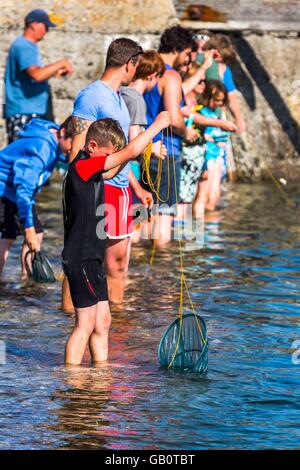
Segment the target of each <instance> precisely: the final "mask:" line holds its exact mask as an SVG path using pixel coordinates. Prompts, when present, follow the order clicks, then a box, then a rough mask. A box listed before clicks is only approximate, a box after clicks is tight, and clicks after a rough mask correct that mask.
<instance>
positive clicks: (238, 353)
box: [0, 181, 300, 450]
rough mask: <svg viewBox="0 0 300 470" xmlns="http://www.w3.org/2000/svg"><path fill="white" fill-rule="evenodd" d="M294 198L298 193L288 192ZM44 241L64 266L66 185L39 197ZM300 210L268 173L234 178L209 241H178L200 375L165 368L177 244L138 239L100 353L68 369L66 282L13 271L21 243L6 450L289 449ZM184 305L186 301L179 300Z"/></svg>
mask: <svg viewBox="0 0 300 470" xmlns="http://www.w3.org/2000/svg"><path fill="white" fill-rule="evenodd" d="M291 196H292V197H293V198H294V199H295V200H298V199H299V198H300V194H299V193H297V191H291ZM40 207H41V211H40V213H41V216H42V219H43V221H44V223H45V226H46V227H47V232H46V236H45V244H44V247H45V250H46V252H47V254H48V255H49V258H50V259H51V261H52V262H53V264H54V267H55V271H56V274H57V275H59V273H60V260H59V255H60V251H61V247H62V227H61V212H60V184H59V182H58V181H54V182H53V183H52V185H51V186H50V187H48V188H46V189H45V190H44V191H43V193H42V195H41V197H40ZM299 222H300V220H299V209H296V210H294V209H292V208H289V207H288V206H287V204H286V203H285V202H284V200H283V199H282V198H281V195H280V193H279V192H277V190H276V188H274V187H273V186H270V185H261V186H260V185H253V186H252V185H234V186H231V187H229V188H228V189H227V192H226V194H225V195H224V200H223V204H222V209H221V211H220V213H219V215H217V216H213V217H211V218H210V220H206V227H205V244H204V247H201V243H200V242H197V241H190V242H188V243H186V245H185V247H184V264H185V272H186V276H187V279H188V282H189V286H190V291H191V295H192V298H193V302H194V303H195V305H196V306H197V311H199V312H200V313H201V314H202V316H203V318H204V319H205V321H206V324H207V327H208V334H209V340H210V347H209V369H208V373H207V375H206V376H205V377H199V376H196V375H188V374H179V373H172V372H166V371H162V370H160V369H159V366H158V362H157V347H158V344H159V341H160V338H161V336H162V333H163V331H164V330H165V328H166V327H167V326H168V324H169V323H170V322H171V321H172V320H174V319H175V317H176V315H177V310H178V278H179V274H178V267H179V256H178V255H179V252H178V245H177V244H176V243H173V244H172V245H171V246H170V247H169V248H168V249H167V250H165V251H164V252H161V253H157V256H156V260H155V263H154V266H153V267H152V268H150V267H149V256H150V253H149V249H148V248H147V247H145V246H141V245H139V246H135V247H134V248H133V251H132V261H131V265H130V275H129V282H128V288H127V292H126V302H125V307H124V308H122V309H120V310H119V311H118V310H116V309H114V310H113V322H112V329H111V337H110V358H109V363H108V364H107V365H103V367H100V368H90V367H89V366H88V362H87V361H86V362H85V364H84V366H83V367H81V368H75V369H66V368H65V367H64V365H63V351H64V343H65V340H66V337H67V335H68V334H69V332H70V330H71V328H72V325H73V318H71V317H68V316H65V315H64V314H62V312H61V311H60V310H59V306H60V287H61V284H60V283H59V282H57V283H56V284H55V285H49V286H47V285H46V286H41V285H35V286H34V285H32V284H30V283H24V282H21V281H20V280H19V265H18V256H19V251H20V241H19V242H18V244H16V245H15V247H14V249H13V251H12V254H11V257H10V259H9V262H8V264H7V266H6V268H5V272H4V279H3V282H2V284H1V286H0V287H1V293H0V308H1V321H0V328H1V330H0V339H1V340H2V341H4V342H5V345H6V363H5V364H3V365H2V366H0V393H1V407H0V413H1V431H0V435H1V438H0V447H1V448H2V449H49V448H52V449H131V450H133V449H183V450H184V449H231V448H234V449H266V448H297V447H298V446H299V439H300V425H299V412H300V387H299V386H300V378H299V373H300V365H299V366H297V365H295V364H293V363H292V352H293V349H292V343H293V342H294V341H295V340H296V339H298V338H300V328H299V320H300V303H299V302H300V297H299V294H300V273H299V266H300V238H299V233H300V224H299ZM187 310H188V309H187Z"/></svg>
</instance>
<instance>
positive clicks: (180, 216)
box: [175, 202, 187, 220]
mask: <svg viewBox="0 0 300 470" xmlns="http://www.w3.org/2000/svg"><path fill="white" fill-rule="evenodd" d="M186 213H187V204H185V203H183V202H181V203H180V204H178V205H177V214H176V217H175V220H185V218H186Z"/></svg>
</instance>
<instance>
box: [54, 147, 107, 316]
mask: <svg viewBox="0 0 300 470" xmlns="http://www.w3.org/2000/svg"><path fill="white" fill-rule="evenodd" d="M106 158H107V156H106V155H101V156H97V157H90V156H89V155H88V154H87V153H86V152H84V151H80V152H79V153H78V155H77V157H76V158H75V159H74V160H73V161H72V162H71V163H70V165H69V168H68V171H67V174H66V176H65V179H64V184H63V212H64V249H63V252H62V257H63V267H64V271H65V274H66V276H67V278H68V281H69V284H70V291H71V297H72V300H73V303H74V306H75V307H77V308H84V307H89V306H91V305H94V304H96V303H97V302H99V301H102V300H107V285H106V278H105V275H104V271H103V259H104V250H105V243H106V235H105V232H104V225H105V219H104V217H105V211H104V188H103V179H102V173H103V171H104V165H105V161H106ZM101 205H102V206H101ZM99 206H100V207H99ZM97 214H99V215H97ZM99 222H101V224H99ZM102 222H103V223H102ZM99 226H101V227H103V230H99Z"/></svg>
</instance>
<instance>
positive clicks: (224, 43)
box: [202, 34, 236, 64]
mask: <svg viewBox="0 0 300 470" xmlns="http://www.w3.org/2000/svg"><path fill="white" fill-rule="evenodd" d="M202 49H203V51H209V50H211V49H216V50H217V51H218V52H219V54H220V56H221V57H222V60H223V62H225V64H231V63H232V62H235V61H236V51H235V48H234V46H233V44H232V42H231V40H230V39H229V37H228V36H225V35H224V34H215V35H214V36H212V37H211V38H210V39H209V40H208V41H207V42H206V43H205V44H204V46H203V48H202Z"/></svg>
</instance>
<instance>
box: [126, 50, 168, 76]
mask: <svg viewBox="0 0 300 470" xmlns="http://www.w3.org/2000/svg"><path fill="white" fill-rule="evenodd" d="M165 70H166V66H165V63H164V61H163V60H162V58H161V56H160V55H159V53H158V52H156V51H155V50H154V49H150V50H149V51H145V52H144V54H143V55H142V57H141V58H140V61H139V65H138V66H137V69H136V72H135V76H134V80H138V79H139V78H140V79H142V80H145V79H146V78H148V77H149V75H151V74H152V73H156V74H157V76H158V77H161V76H162V75H163V73H164V71H165Z"/></svg>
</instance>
